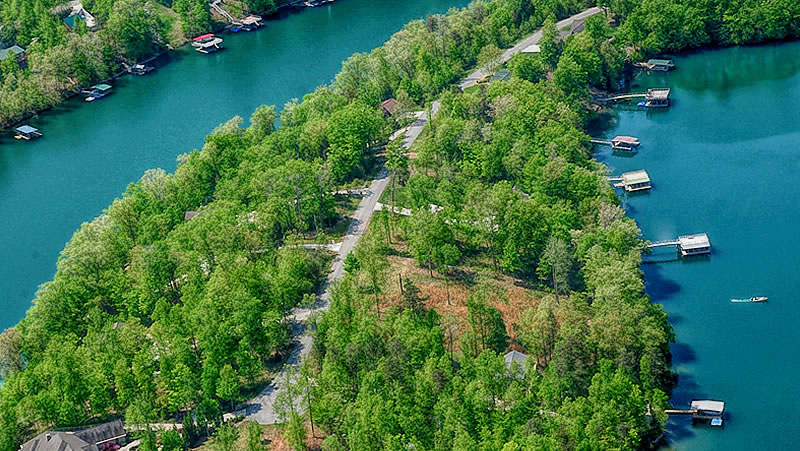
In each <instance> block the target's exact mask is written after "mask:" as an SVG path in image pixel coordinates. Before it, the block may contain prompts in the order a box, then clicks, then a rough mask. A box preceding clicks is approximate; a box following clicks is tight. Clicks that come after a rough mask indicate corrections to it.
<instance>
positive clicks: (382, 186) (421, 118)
mask: <svg viewBox="0 0 800 451" xmlns="http://www.w3.org/2000/svg"><path fill="white" fill-rule="evenodd" d="M601 11H602V10H601V9H600V8H590V9H587V10H586V11H583V12H581V13H579V14H576V15H574V16H572V17H569V18H567V19H564V20H562V21H560V22H558V24H557V25H556V26H557V28H558V29H559V30H562V29H564V28H567V27H568V26H570V25H572V23H573V22H574V21H575V20H583V19H585V18H587V17H589V16H592V15H594V14H597V13H599V12H601ZM541 38H542V31H541V30H539V31H537V32H535V33H533V34H532V35H530V36H528V37H527V38H525V39H523V40H522V41H520V42H519V43H518V44H517V45H515V46H514V47H511V48H510V49H508V50H506V51H505V52H504V53H503V56H502V57H501V59H500V61H501V63H505V62H506V61H508V60H509V59H511V57H512V56H514V55H515V54H517V53H519V52H521V51H522V50H523V49H525V48H526V47H528V46H530V45H532V44H536V43H537V42H539V40H540V39H541ZM487 73H488V70H487V68H486V67H481V68H479V69H477V70H475V71H474V72H472V73H471V74H469V76H467V78H465V79H464V80H463V81H462V82H461V83H460V84H459V87H460V88H462V89H465V88H468V87H470V86H474V85H475V84H476V83H477V80H479V79H480V78H482V77H483V76H484V75H486V74H487ZM439 107H440V104H439V102H438V101H436V102H433V104H432V106H431V116H436V113H437V112H438V111H439ZM427 123H428V117H427V114H426V113H425V112H420V113H417V120H416V121H415V122H414V123H413V124H411V125H409V126H408V127H406V128H405V129H402V130H400V131H398V132H397V133H396V134H395V135H394V136H395V137H399V136H400V135H403V145H404V147H405V148H406V149H410V148H411V146H412V145H413V144H414V142H415V141H416V140H417V138H418V137H419V135H420V133H422V130H423V129H424V128H425V125H426V124H427ZM389 180H390V178H389V173H388V171H387V170H386V169H382V170H381V172H380V173H379V174H378V176H377V177H376V178H375V180H373V181H372V184H371V185H370V187H369V189H368V190H367V192H366V193H365V194H364V197H363V199H361V202H360V203H359V204H358V208H357V209H356V211H355V213H354V215H353V220H352V221H351V222H350V226H349V227H348V229H347V233H346V234H345V237H344V240H343V241H342V243H341V247H339V250H338V253H337V254H336V257H335V258H334V260H333V265H332V268H331V272H330V273H328V278H327V281H326V283H325V289H324V291H323V292H322V294H321V295H320V297H319V299H318V300H317V303H316V304H315V305H314V306H312V307H311V308H305V307H304V308H300V307H298V308H295V309H294V310H293V311H292V315H291V317H290V321H291V329H292V336H293V337H294V339H293V343H294V348H293V350H292V353H291V354H290V355H289V357H288V358H287V360H286V363H285V364H284V366H283V368H282V369H281V373H280V375H279V376H278V377H276V378H275V379H274V380H273V381H272V383H270V385H269V386H267V387H266V388H265V389H264V390H263V391H262V392H261V393H260V394H259V395H258V396H256V397H255V398H253V399H252V400H251V401H250V402H249V403H248V404H247V405H246V406H245V408H244V409H242V410H239V411H237V412H234V413H235V414H236V415H245V416H246V417H247V419H248V420H252V421H256V422H258V423H260V424H275V423H279V422H280V418H279V417H278V414H277V413H276V412H275V410H274V404H275V400H276V399H277V397H278V394H279V393H280V392H281V391H282V389H281V388H280V387H279V386H278V381H285V380H286V379H287V374H288V377H290V378H291V377H292V375H293V374H295V373H296V372H297V369H298V367H299V365H300V363H301V362H302V361H303V359H304V358H305V357H307V356H308V354H309V352H311V345H312V337H311V334H310V331H309V330H308V328H307V327H306V323H307V320H308V318H309V317H310V316H311V314H313V313H315V312H320V311H327V310H328V308H329V307H330V286H331V284H332V283H333V282H335V281H336V280H339V279H341V278H342V276H343V275H344V259H345V258H346V257H347V255H348V254H349V253H350V251H352V250H353V248H354V247H355V245H356V243H357V242H358V240H359V239H360V238H361V237H362V236H363V235H364V233H365V232H366V231H367V227H368V226H369V222H370V219H372V213H373V212H374V211H375V210H376V207H377V205H378V200H379V199H380V198H381V195H383V192H384V191H385V190H386V187H387V186H388V185H389ZM232 416H233V415H231V414H227V415H226V418H228V417H232Z"/></svg>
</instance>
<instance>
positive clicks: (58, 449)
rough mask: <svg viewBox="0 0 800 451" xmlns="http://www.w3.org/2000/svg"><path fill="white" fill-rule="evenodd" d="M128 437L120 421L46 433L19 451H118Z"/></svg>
mask: <svg viewBox="0 0 800 451" xmlns="http://www.w3.org/2000/svg"><path fill="white" fill-rule="evenodd" d="M127 437H128V434H127V432H125V427H124V425H123V424H122V420H116V421H111V422H109V423H103V424H99V425H97V426H93V427H90V428H86V429H81V430H79V431H47V432H45V433H43V434H40V435H38V436H36V437H35V438H33V439H32V440H30V441H28V442H25V443H24V444H23V445H22V446H20V448H19V449H20V450H21V451H108V450H115V449H119V445H121V444H123V443H125V441H126V439H127Z"/></svg>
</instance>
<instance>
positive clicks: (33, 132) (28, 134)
mask: <svg viewBox="0 0 800 451" xmlns="http://www.w3.org/2000/svg"><path fill="white" fill-rule="evenodd" d="M14 131H15V132H17V133H16V134H15V135H14V138H16V139H24V140H26V141H30V140H32V139H36V138H41V137H42V136H43V135H42V132H40V131H39V129H37V128H33V127H31V126H30V125H22V126H20V127H17V128H16V130H14Z"/></svg>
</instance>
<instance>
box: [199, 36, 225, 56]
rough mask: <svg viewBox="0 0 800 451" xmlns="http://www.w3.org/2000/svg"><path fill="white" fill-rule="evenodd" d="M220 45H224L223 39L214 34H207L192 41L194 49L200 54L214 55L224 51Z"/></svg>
mask: <svg viewBox="0 0 800 451" xmlns="http://www.w3.org/2000/svg"><path fill="white" fill-rule="evenodd" d="M220 44H222V38H220V37H218V36H216V35H215V34H213V33H207V34H204V35H200V36H198V37H196V38H194V39H192V47H194V49H195V51H197V52H199V53H205V54H208V53H214V52H216V51H217V50H221V49H222V46H221V45H220Z"/></svg>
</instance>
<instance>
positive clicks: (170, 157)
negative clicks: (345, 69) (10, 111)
mask: <svg viewBox="0 0 800 451" xmlns="http://www.w3.org/2000/svg"><path fill="white" fill-rule="evenodd" d="M468 3H469V2H468V0H341V1H339V2H336V4H334V5H330V6H325V7H320V8H314V9H309V10H304V11H302V12H300V13H293V14H286V15H285V16H288V17H284V18H282V19H281V20H271V21H267V22H266V28H265V29H263V30H262V31H259V32H253V33H239V34H236V35H231V36H225V38H226V39H225V43H224V46H225V47H226V50H225V51H223V52H219V53H217V54H214V55H200V54H196V53H195V52H193V51H192V50H191V49H186V48H183V49H180V50H178V51H176V52H173V53H172V55H171V56H170V59H171V61H170V62H169V64H168V65H166V66H164V67H162V68H160V69H159V70H158V71H157V72H156V73H154V74H153V75H151V76H145V77H136V78H134V77H124V78H122V79H119V80H117V81H116V82H115V83H114V85H116V86H117V87H119V88H120V89H117V90H116V92H115V93H114V94H113V95H112V96H111V97H108V98H106V99H103V100H101V101H98V102H96V103H93V104H85V103H84V102H82V101H80V100H73V101H70V102H67V103H66V104H64V105H63V106H62V107H59V108H58V110H57V111H54V112H52V113H47V114H44V115H42V116H41V117H40V118H39V119H38V120H34V121H31V123H32V125H34V126H36V127H38V128H40V129H42V131H43V132H44V134H45V138H44V139H40V140H38V141H36V142H31V143H19V142H16V141H15V140H13V139H10V138H9V137H8V136H5V137H3V138H2V140H1V142H0V237H2V239H0V307H2V309H0V330H2V329H3V328H5V327H8V326H11V325H13V324H14V323H16V322H17V321H19V320H20V319H21V318H22V317H23V315H24V314H25V311H26V310H27V309H28V307H29V306H30V303H31V300H32V299H33V296H34V294H35V291H36V289H37V287H38V286H39V284H41V283H42V282H44V281H47V280H50V279H51V278H52V276H53V273H54V272H55V263H56V259H57V257H58V254H59V252H60V251H61V249H62V248H63V247H64V243H65V242H66V241H67V240H69V238H70V237H71V236H72V233H73V232H74V231H75V229H76V228H78V226H79V225H80V223H81V222H83V221H87V220H90V219H92V218H93V217H95V216H97V215H98V214H100V213H101V212H102V210H103V208H105V207H107V206H108V205H109V204H110V203H111V200H112V199H113V198H114V197H117V196H119V195H120V193H122V192H123V191H124V190H125V187H126V186H127V184H128V183H130V182H132V181H135V180H137V179H138V178H139V177H141V175H142V173H143V172H144V171H145V170H146V169H148V168H152V167H161V168H164V169H166V170H168V171H172V170H174V169H175V166H176V160H175V157H176V156H177V155H179V154H181V153H185V152H189V151H191V150H192V149H193V148H196V147H199V146H201V145H202V143H203V137H204V136H205V135H207V134H208V133H209V132H210V131H211V130H212V129H213V127H215V126H216V125H218V124H219V123H221V122H224V121H226V120H227V119H229V118H231V117H232V116H234V115H237V114H238V115H241V116H243V117H245V118H248V117H249V116H250V114H251V113H252V112H253V110H254V109H255V108H256V107H258V106H259V105H262V104H267V105H269V104H276V105H278V106H279V107H280V106H282V105H283V104H284V103H285V102H287V101H288V100H290V99H291V98H293V97H302V95H303V94H305V93H307V92H309V91H312V90H314V88H315V87H317V86H319V85H322V84H324V83H327V82H328V81H330V80H331V78H332V77H333V75H334V74H335V73H337V72H338V71H339V69H340V68H341V61H342V60H344V59H345V58H347V57H348V56H350V55H351V54H352V53H355V52H362V51H367V50H370V49H372V48H374V47H377V46H379V45H381V44H382V43H383V42H384V41H386V40H387V39H388V38H389V36H390V35H391V34H392V33H393V32H395V31H397V30H398V29H400V28H401V27H402V26H403V25H404V24H405V23H406V22H408V21H410V20H413V19H415V18H421V17H423V16H425V15H426V14H430V13H442V12H445V11H447V9H448V8H450V7H452V6H456V7H463V6H466V5H467V4H468Z"/></svg>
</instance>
